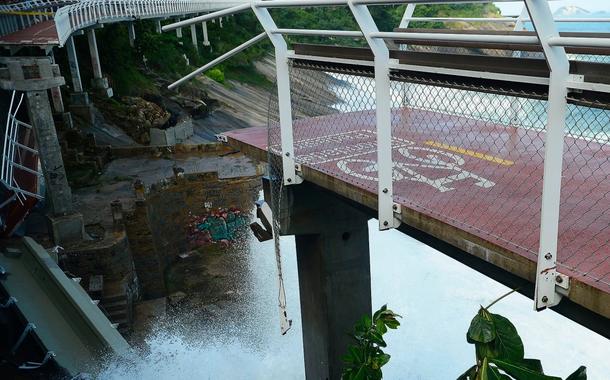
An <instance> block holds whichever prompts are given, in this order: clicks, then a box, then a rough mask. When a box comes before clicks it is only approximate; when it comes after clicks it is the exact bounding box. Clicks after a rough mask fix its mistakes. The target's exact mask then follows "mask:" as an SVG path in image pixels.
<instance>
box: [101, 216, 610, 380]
mask: <svg viewBox="0 0 610 380" xmlns="http://www.w3.org/2000/svg"><path fill="white" fill-rule="evenodd" d="M377 223H378V222H377V221H376V220H371V222H370V223H369V238H370V247H371V277H372V279H371V281H372V283H371V287H372V297H373V307H375V308H376V307H379V306H381V305H383V304H386V303H387V304H388V305H389V307H390V308H392V309H393V310H395V311H396V312H398V313H400V314H401V315H403V318H402V320H401V322H402V326H401V327H400V328H399V329H398V330H396V331H391V332H390V333H388V335H387V342H388V348H387V352H388V353H389V354H390V355H392V359H391V360H390V363H389V364H388V365H387V366H386V367H384V375H385V376H384V378H385V379H390V380H395V379H398V380H403V379H404V380H447V379H455V378H457V376H459V375H460V374H461V373H462V372H463V371H465V370H466V369H467V368H468V367H469V366H471V365H473V363H474V360H475V359H474V349H473V346H472V345H470V344H468V343H467V342H466V339H465V334H466V330H467V329H468V326H469V324H470V320H471V319H472V317H473V316H474V314H475V313H476V312H477V310H478V308H479V305H487V304H489V303H490V302H491V301H492V300H493V299H495V298H497V297H498V296H500V295H502V294H504V293H506V292H507V291H508V290H509V289H508V288H506V287H505V286H503V285H501V284H499V283H497V282H495V281H494V280H492V279H490V278H488V277H486V276H484V275H481V274H480V273H478V272H475V271H473V270H471V269H470V268H468V267H465V266H464V265H462V264H461V263H458V262H456V261H454V260H453V259H451V258H448V257H447V256H445V255H444V254H442V253H440V252H438V251H436V250H434V249H432V248H430V247H428V246H426V245H423V244H421V243H419V242H418V241H416V240H413V239H411V238H410V237H408V236H407V235H404V234H402V233H400V232H398V231H385V232H380V231H378V230H377ZM247 244H248V247H249V248H248V249H246V250H243V251H242V252H240V253H238V254H241V255H243V259H244V260H246V262H247V267H248V271H249V283H248V289H249V290H247V291H246V292H245V293H244V299H243V301H242V304H241V305H227V306H224V307H223V308H222V309H220V310H219V314H218V316H217V317H216V318H215V319H214V320H213V321H208V322H205V323H197V324H194V323H188V324H187V323H184V320H191V319H192V315H193V314H194V315H196V314H197V313H198V310H189V311H184V313H185V314H188V315H187V316H186V318H181V317H180V316H177V317H176V318H175V319H174V320H172V321H170V322H168V323H164V324H159V325H158V326H157V327H156V328H155V330H154V331H153V332H152V333H151V334H150V336H149V337H148V338H147V343H148V346H149V348H148V349H136V350H134V352H133V354H132V355H131V357H128V358H124V359H121V360H119V359H112V360H109V361H108V362H107V363H106V365H105V368H104V369H103V370H102V371H101V372H100V373H99V374H98V375H97V378H99V379H110V380H127V379H129V380H149V379H155V380H176V379H181V380H190V379H193V380H195V379H227V380H229V379H239V380H241V379H244V380H246V379H247V380H266V379H282V380H284V379H285V380H292V379H294V380H298V379H303V378H304V367H303V351H302V337H301V334H302V330H301V322H300V309H299V294H298V281H297V269H296V259H295V246H294V239H293V238H291V237H284V238H282V241H281V247H282V252H283V265H284V276H285V281H286V294H287V303H288V314H289V315H288V316H289V318H291V319H292V320H293V327H292V329H291V330H290V331H289V332H288V333H287V334H286V335H284V336H282V335H280V333H279V315H278V309H277V285H276V277H275V257H274V252H273V244H272V242H265V243H259V242H258V241H256V240H255V239H253V238H251V237H249V238H248V241H247ZM492 310H493V311H494V312H495V313H499V314H502V315H504V316H506V317H508V318H510V319H511V321H513V323H514V324H515V325H516V327H517V329H518V331H519V333H520V334H521V336H522V338H523V340H524V343H525V349H526V356H528V357H534V358H539V359H541V360H542V363H543V365H544V368H545V371H546V372H547V373H549V374H553V375H557V376H563V377H565V376H567V375H568V374H569V373H571V372H572V371H574V370H575V369H576V368H577V367H578V366H580V365H586V366H587V367H588V373H589V378H590V379H592V380H598V379H599V380H602V379H607V378H608V377H607V375H608V373H610V362H608V360H607V358H608V357H609V356H610V341H608V340H607V339H605V338H603V337H601V336H600V335H598V334H596V333H593V332H591V331H589V330H587V329H586V328H584V327H582V326H580V325H578V324H576V323H574V322H572V321H570V320H568V319H566V318H564V317H562V316H560V315H559V314H557V313H555V312H553V311H550V310H547V311H544V312H540V313H538V312H535V311H534V310H533V304H532V301H531V300H530V299H528V298H526V297H523V296H521V295H519V294H513V295H511V296H510V297H508V298H506V299H504V300H503V301H501V302H500V303H498V304H497V305H495V306H494V307H493V309H492ZM558 347H561V350H558V349H557V348H558Z"/></svg>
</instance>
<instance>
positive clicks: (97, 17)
mask: <svg viewBox="0 0 610 380" xmlns="http://www.w3.org/2000/svg"><path fill="white" fill-rule="evenodd" d="M244 3H249V1H247V0H89V1H81V2H79V3H76V4H73V5H69V6H66V7H63V8H60V9H59V10H58V11H57V12H56V14H55V25H56V27H57V35H58V39H59V45H60V46H63V45H64V44H65V43H66V41H67V40H68V38H69V37H70V36H71V35H72V33H74V32H76V31H78V30H81V29H83V28H86V27H89V26H93V25H96V24H101V23H109V22H120V21H128V20H134V19H147V18H162V17H172V16H184V15H187V14H195V13H203V12H212V11H215V10H219V9H225V8H230V7H233V6H236V5H243V4H244Z"/></svg>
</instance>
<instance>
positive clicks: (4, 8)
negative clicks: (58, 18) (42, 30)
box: [0, 0, 79, 36]
mask: <svg viewBox="0 0 610 380" xmlns="http://www.w3.org/2000/svg"><path fill="white" fill-rule="evenodd" d="M77 1H79V0H30V1H21V2H15V3H11V4H1V5H0V36H4V35H6V34H10V33H14V32H17V31H19V30H22V29H25V28H28V27H30V26H32V25H34V24H37V23H39V22H42V21H47V20H52V19H53V16H54V15H55V11H56V10H57V9H58V8H60V7H63V6H66V5H70V4H74V3H76V2H77Z"/></svg>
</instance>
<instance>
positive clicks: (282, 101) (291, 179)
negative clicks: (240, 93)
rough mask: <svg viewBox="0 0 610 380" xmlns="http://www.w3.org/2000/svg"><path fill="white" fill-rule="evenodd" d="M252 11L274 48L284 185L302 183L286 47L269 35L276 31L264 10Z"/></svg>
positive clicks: (254, 8) (283, 43)
mask: <svg viewBox="0 0 610 380" xmlns="http://www.w3.org/2000/svg"><path fill="white" fill-rule="evenodd" d="M252 11H253V12H254V14H255V15H256V18H258V21H259V22H260V23H261V25H262V26H263V29H264V30H265V32H266V33H267V35H268V36H269V39H270V40H271V43H272V44H273V47H274V48H275V70H276V75H277V100H278V103H279V111H280V130H281V132H280V133H281V138H282V168H283V172H284V185H293V184H298V183H301V182H303V179H302V178H301V177H299V176H297V173H296V168H295V160H294V141H293V139H294V137H293V134H292V100H291V96H290V70H289V66H288V45H287V44H286V41H285V40H284V37H283V36H282V35H280V34H275V33H271V31H272V30H275V29H277V26H276V25H275V21H273V18H272V17H271V14H269V11H268V10H267V9H266V8H262V7H260V8H259V7H257V6H256V5H255V3H252Z"/></svg>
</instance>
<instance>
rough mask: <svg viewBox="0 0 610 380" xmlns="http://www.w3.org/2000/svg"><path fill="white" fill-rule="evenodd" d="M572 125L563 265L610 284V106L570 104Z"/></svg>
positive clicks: (565, 170)
mask: <svg viewBox="0 0 610 380" xmlns="http://www.w3.org/2000/svg"><path fill="white" fill-rule="evenodd" d="M566 125H567V130H566V133H567V137H566V140H565V148H564V164H563V177H562V180H563V181H562V189H561V208H560V225H559V227H560V230H559V242H558V243H559V247H558V250H559V256H558V261H559V265H560V268H561V267H563V268H564V269H568V270H570V271H573V272H574V273H575V274H576V275H577V276H579V277H582V278H583V279H584V280H589V281H594V282H599V283H601V284H603V286H604V287H610V261H609V260H610V243H609V242H610V145H608V144H609V142H610V109H609V108H608V105H602V104H599V103H596V102H580V104H579V105H570V106H569V108H568V117H567V122H566ZM606 289H607V288H606Z"/></svg>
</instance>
